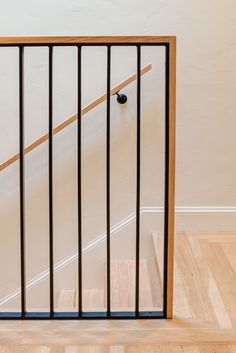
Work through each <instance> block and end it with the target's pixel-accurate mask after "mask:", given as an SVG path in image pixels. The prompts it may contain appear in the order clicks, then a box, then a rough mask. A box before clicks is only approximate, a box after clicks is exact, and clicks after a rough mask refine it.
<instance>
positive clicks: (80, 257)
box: [77, 45, 83, 317]
mask: <svg viewBox="0 0 236 353" xmlns="http://www.w3.org/2000/svg"><path fill="white" fill-rule="evenodd" d="M77 80H78V92H77V94H78V96H77V110H78V121H77V178H78V180H77V182H78V315H79V317H81V315H82V294H83V290H82V200H81V197H82V195H81V46H80V45H79V46H78V77H77Z"/></svg>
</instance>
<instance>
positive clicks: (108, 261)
mask: <svg viewBox="0 0 236 353" xmlns="http://www.w3.org/2000/svg"><path fill="white" fill-rule="evenodd" d="M110 90H111V47H110V45H108V46H107V124H106V125H107V126H106V187H107V190H106V207H107V208H106V210H107V214H106V216H107V316H108V317H110V315H111V293H110V291H111V288H110V277H111V276H110V261H111V256H110Z"/></svg>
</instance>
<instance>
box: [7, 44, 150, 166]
mask: <svg viewBox="0 0 236 353" xmlns="http://www.w3.org/2000/svg"><path fill="white" fill-rule="evenodd" d="M0 42H1V38H0ZM151 69H152V65H151V64H148V65H146V66H144V67H143V68H142V70H141V75H144V74H145V73H147V72H148V71H150V70H151ZM136 78H137V75H136V74H133V75H131V76H129V77H128V78H127V79H126V80H124V81H122V82H120V83H119V84H118V85H116V86H114V87H113V88H112V89H111V91H110V95H114V94H115V93H117V92H118V91H120V90H121V89H122V88H124V87H126V86H127V85H129V84H130V83H132V82H133V81H135V80H136ZM106 99H107V93H104V94H103V95H101V96H99V97H98V98H96V99H95V100H94V101H92V102H91V103H89V104H88V105H86V106H85V107H84V108H83V109H82V110H81V116H82V115H84V114H86V113H88V112H89V111H91V110H92V109H94V108H95V107H96V106H97V105H99V104H101V103H102V102H104V101H105V100H106ZM77 118H78V115H77V114H73V115H72V116H70V117H69V118H67V119H66V120H64V121H63V122H61V123H60V124H59V125H57V126H56V127H55V128H54V129H53V135H55V134H57V133H58V132H60V131H61V130H63V129H64V128H66V127H67V126H69V125H70V124H72V123H73V122H74V121H76V120H77ZM48 137H49V135H48V133H47V134H45V135H43V136H41V137H39V138H38V139H37V140H35V141H34V142H32V143H31V144H30V145H28V146H26V147H25V149H24V154H27V153H29V152H31V151H33V150H34V149H35V148H37V147H38V146H40V145H41V144H42V143H44V142H45V141H47V140H48ZM19 158H20V154H19V153H16V154H15V155H14V156H12V157H10V158H9V159H7V160H6V161H5V162H3V163H1V164H0V171H2V170H4V169H5V168H7V167H8V166H10V165H11V164H13V163H14V162H16V161H17V160H18V159H19Z"/></svg>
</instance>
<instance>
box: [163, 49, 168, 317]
mask: <svg viewBox="0 0 236 353" xmlns="http://www.w3.org/2000/svg"><path fill="white" fill-rule="evenodd" d="M165 55H166V64H165V201H164V202H165V208H164V249H163V251H164V266H163V271H164V274H163V282H164V283H163V312H164V316H165V317H166V315H167V290H168V288H167V270H168V231H169V230H168V224H169V212H168V209H169V207H168V206H169V128H170V127H169V96H170V87H169V78H170V48H169V44H166V50H165Z"/></svg>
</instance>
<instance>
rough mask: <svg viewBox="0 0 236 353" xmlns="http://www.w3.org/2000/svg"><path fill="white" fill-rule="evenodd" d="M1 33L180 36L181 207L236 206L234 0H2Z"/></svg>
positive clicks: (178, 108) (235, 27)
mask: <svg viewBox="0 0 236 353" xmlns="http://www.w3.org/2000/svg"><path fill="white" fill-rule="evenodd" d="M0 23H1V35H2V36H20V35H28V36H29V35H121V34H122V35H137V34H147V35H150V34H156V35H159V34H160V35H161V34H174V35H177V38H178V76H177V77H178V90H177V178H176V181H177V183H176V186H177V187H176V204H177V205H180V206H183V205H184V206H189V205H190V206H203V205H204V206H235V196H236V188H235V187H234V185H235V179H236V163H235V162H236V154H235V150H236V140H235V130H236V129H235V128H236V122H235V119H234V117H235V110H236V109H235V108H236V100H235V88H236V67H235V61H236V3H235V1H234V0H226V1H224V2H222V1H221V0H208V1H203V0H201V1H199V0H195V1H193V0H190V1H186V0H170V1H164V0H162V1H157V0H151V1H148V2H144V1H140V0H135V1H134V0H132V1H124V0H120V1H102V0H99V1H94V0H83V1H71V0H64V1H62V0H57V1H52V0H51V1H48V0H42V1H40V2H35V1H26V0H24V1H20V2H19V1H8V2H5V1H2V4H1V13H0Z"/></svg>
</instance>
